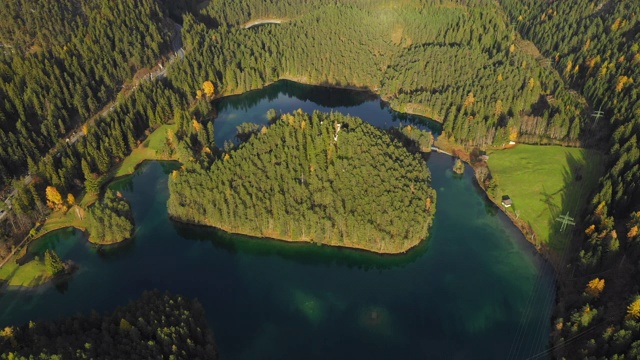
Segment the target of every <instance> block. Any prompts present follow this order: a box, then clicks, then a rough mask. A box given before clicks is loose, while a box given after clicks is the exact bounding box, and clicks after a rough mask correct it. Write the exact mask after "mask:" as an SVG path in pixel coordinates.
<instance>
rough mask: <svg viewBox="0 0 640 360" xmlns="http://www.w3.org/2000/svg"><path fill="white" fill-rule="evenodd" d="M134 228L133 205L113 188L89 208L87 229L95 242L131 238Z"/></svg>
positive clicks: (104, 242) (110, 241)
mask: <svg viewBox="0 0 640 360" xmlns="http://www.w3.org/2000/svg"><path fill="white" fill-rule="evenodd" d="M133 229H134V225H133V215H132V214H131V207H130V206H129V204H128V203H127V201H126V200H125V199H123V198H122V195H120V194H119V193H117V192H115V191H113V190H107V191H106V192H105V194H104V197H103V198H102V199H101V200H100V201H99V202H98V203H96V204H94V205H93V206H91V207H90V208H89V214H88V217H87V230H88V231H89V241H91V242H93V243H97V244H113V243H117V242H120V241H123V240H126V239H129V238H131V236H132V235H133Z"/></svg>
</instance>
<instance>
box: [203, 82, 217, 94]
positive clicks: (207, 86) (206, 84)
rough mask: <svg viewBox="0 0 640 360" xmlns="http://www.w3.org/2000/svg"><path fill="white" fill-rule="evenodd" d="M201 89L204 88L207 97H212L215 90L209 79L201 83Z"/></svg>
mask: <svg viewBox="0 0 640 360" xmlns="http://www.w3.org/2000/svg"><path fill="white" fill-rule="evenodd" d="M202 90H204V93H205V95H207V96H208V97H212V96H213V94H214V93H215V91H216V88H215V87H214V86H213V83H212V82H211V81H209V80H207V81H205V82H204V83H202Z"/></svg>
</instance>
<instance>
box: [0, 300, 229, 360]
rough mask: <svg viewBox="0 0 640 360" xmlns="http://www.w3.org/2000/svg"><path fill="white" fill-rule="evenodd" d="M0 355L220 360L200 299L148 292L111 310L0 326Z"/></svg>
mask: <svg viewBox="0 0 640 360" xmlns="http://www.w3.org/2000/svg"><path fill="white" fill-rule="evenodd" d="M0 353H1V355H0V359H3V360H4V359H6V360H14V359H15V360H23V359H24V360H27V359H34V360H45V359H47V360H49V359H51V360H62V359H96V360H98V359H131V360H133V359H175V360H178V359H217V358H218V354H217V347H216V344H215V341H214V338H213V334H212V332H211V330H210V329H209V328H208V326H207V323H206V321H205V319H204V309H203V308H202V305H200V303H198V302H197V301H195V300H189V299H187V298H185V297H182V296H179V295H172V294H169V293H160V292H159V291H152V292H145V293H143V294H142V296H141V297H140V298H139V299H137V300H135V301H133V302H131V303H129V304H128V305H126V306H123V307H120V308H118V309H116V310H115V311H113V312H112V313H108V314H99V313H97V312H95V311H94V312H92V313H91V314H90V315H87V316H73V317H69V318H66V319H60V320H56V321H46V322H33V321H31V322H29V323H28V324H25V325H21V326H7V327H5V328H4V329H2V330H0Z"/></svg>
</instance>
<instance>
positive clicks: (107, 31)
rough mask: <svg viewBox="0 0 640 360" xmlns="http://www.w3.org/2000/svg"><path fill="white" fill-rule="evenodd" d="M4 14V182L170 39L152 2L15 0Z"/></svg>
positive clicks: (0, 168) (0, 84)
mask: <svg viewBox="0 0 640 360" xmlns="http://www.w3.org/2000/svg"><path fill="white" fill-rule="evenodd" d="M41 3H44V4H41ZM0 16H2V18H3V19H5V20H7V19H8V21H6V22H5V21H3V25H2V26H0V43H2V45H3V48H2V49H3V51H0V98H2V101H1V102H0V143H2V144H3V146H2V148H0V186H3V185H4V184H6V181H7V180H8V175H9V174H21V173H23V172H25V170H26V169H27V166H28V165H29V167H31V166H32V165H34V164H37V163H38V161H39V159H40V157H41V156H42V155H43V154H46V153H47V152H48V151H49V150H51V149H52V148H54V147H55V146H56V144H59V145H58V146H60V143H61V142H62V140H61V139H62V138H63V137H64V136H65V135H68V134H70V133H71V132H72V130H74V129H77V128H79V126H80V124H82V123H83V122H85V121H86V120H87V119H88V118H89V117H91V115H93V114H95V113H96V112H97V111H98V110H99V109H100V108H101V107H102V106H104V105H105V104H106V103H107V102H108V101H109V100H112V99H113V98H115V96H116V94H118V92H120V90H121V88H122V85H123V83H124V82H125V81H126V80H128V79H131V78H132V76H133V74H134V73H135V72H136V70H138V69H141V68H143V67H151V66H154V65H155V64H156V63H157V62H158V60H159V59H160V55H161V54H163V53H165V52H167V51H168V43H169V41H170V40H171V34H170V30H172V25H171V24H169V23H167V21H166V20H165V18H164V14H163V12H162V10H161V9H160V8H159V6H158V4H157V3H156V2H155V1H153V0H144V1H132V0H118V1H90V0H86V1H85V0H65V1H44V2H41V1H33V0H10V1H5V2H3V5H2V9H0Z"/></svg>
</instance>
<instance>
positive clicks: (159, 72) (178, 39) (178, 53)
mask: <svg viewBox="0 0 640 360" xmlns="http://www.w3.org/2000/svg"><path fill="white" fill-rule="evenodd" d="M171 48H172V50H173V54H172V55H171V56H170V57H169V60H168V61H167V62H166V63H165V64H164V66H163V65H161V64H160V63H158V68H159V69H156V70H155V71H153V72H151V73H149V74H148V75H146V76H145V77H144V78H142V79H140V80H139V81H138V83H137V84H136V85H134V89H135V88H137V86H138V84H139V83H140V82H142V81H149V80H154V79H156V78H165V77H166V76H167V68H168V67H169V65H170V64H172V63H173V62H174V61H175V60H176V59H180V60H181V59H183V58H184V55H185V53H184V49H183V48H182V26H180V25H179V24H177V23H174V33H173V36H172V38H171ZM115 107H116V103H115V101H114V102H112V103H110V104H109V105H108V108H107V110H106V111H105V110H103V111H102V113H101V114H98V116H101V115H102V116H104V115H106V114H108V113H110V112H111V111H113V109H115ZM94 118H95V117H94ZM89 122H90V120H89V121H87V122H86V123H85V124H87V125H89ZM85 124H83V126H84V125H85ZM84 135H85V134H84V132H83V131H82V126H81V127H80V128H78V129H76V130H74V131H73V132H72V133H71V135H70V136H69V137H67V138H65V142H66V143H67V144H69V145H71V144H73V143H75V142H76V141H78V140H79V139H80V138H81V137H83V136H84ZM52 152H53V153H57V152H58V150H57V149H56V147H54V148H53V149H52ZM24 182H25V184H27V185H29V184H30V183H31V176H30V175H27V176H26V177H25V178H24ZM15 194H16V190H13V191H12V192H11V193H10V194H9V196H7V199H5V201H4V202H5V204H6V209H7V210H10V209H11V199H12V198H13V197H14V196H15ZM6 216H7V211H6V210H5V209H0V221H2V220H3V219H4V218H5V217H6Z"/></svg>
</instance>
